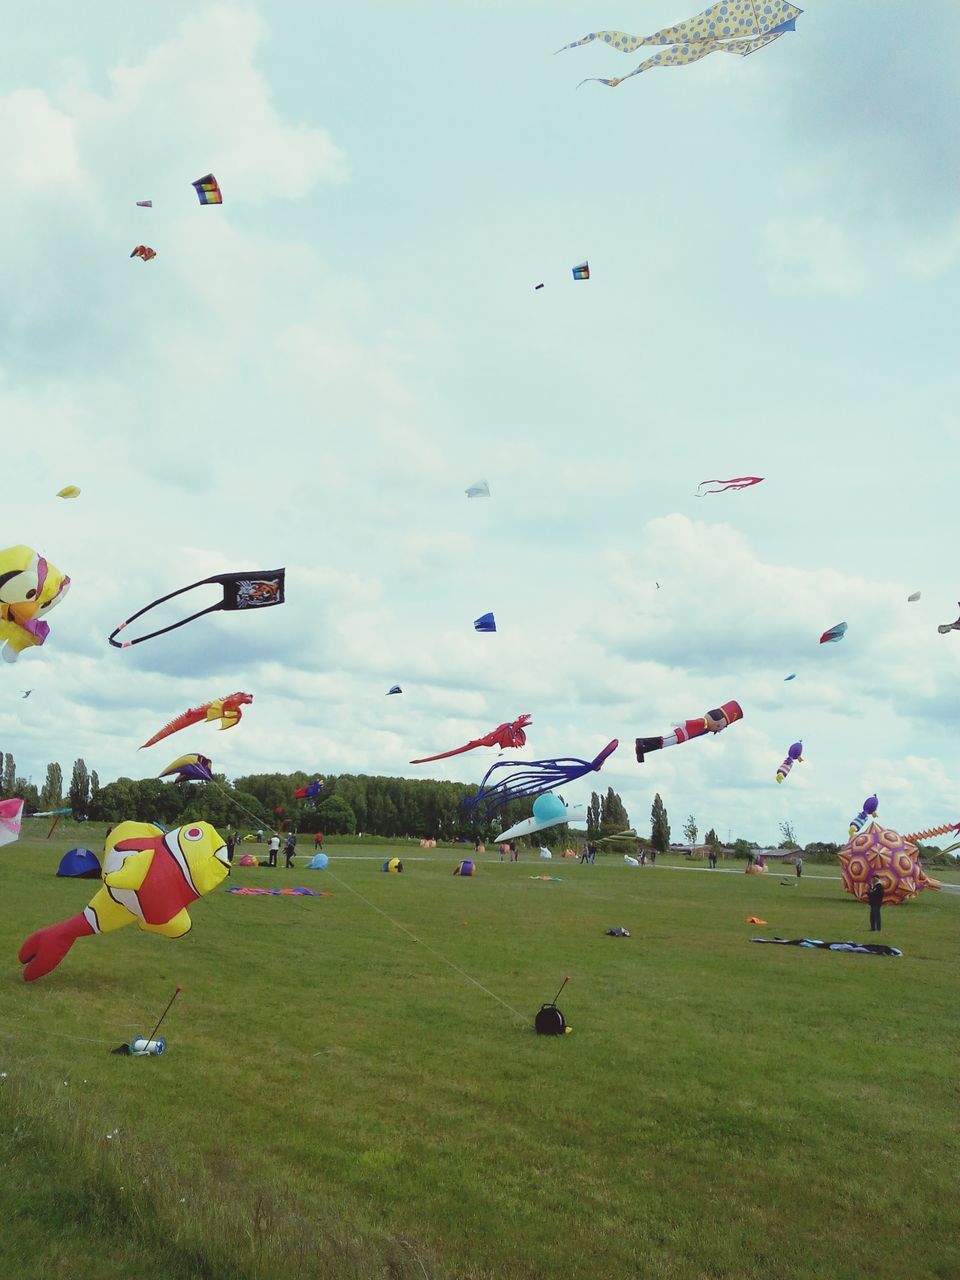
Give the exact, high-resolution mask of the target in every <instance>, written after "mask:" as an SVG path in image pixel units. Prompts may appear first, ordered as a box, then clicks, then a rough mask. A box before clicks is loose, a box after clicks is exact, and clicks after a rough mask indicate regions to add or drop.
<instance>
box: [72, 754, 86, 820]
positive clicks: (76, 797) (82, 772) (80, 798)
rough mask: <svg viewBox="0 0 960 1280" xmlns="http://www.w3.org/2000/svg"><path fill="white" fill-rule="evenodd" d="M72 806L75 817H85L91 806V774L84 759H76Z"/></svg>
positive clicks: (74, 763) (73, 775)
mask: <svg viewBox="0 0 960 1280" xmlns="http://www.w3.org/2000/svg"><path fill="white" fill-rule="evenodd" d="M70 807H71V808H72V809H73V816H74V817H75V818H85V817H86V816H87V811H88V809H89V808H90V775H89V773H88V772H87V766H86V765H85V764H84V762H83V760H82V759H80V760H74V762H73V774H72V776H71V778H70Z"/></svg>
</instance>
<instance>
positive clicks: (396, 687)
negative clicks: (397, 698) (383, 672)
mask: <svg viewBox="0 0 960 1280" xmlns="http://www.w3.org/2000/svg"><path fill="white" fill-rule="evenodd" d="M391 693H403V690H402V689H401V688H400V686H399V685H398V684H394V685H391V686H390V688H389V689H388V690H387V692H386V693H385V694H384V695H383V696H384V697H385V698H389V697H390V695H391Z"/></svg>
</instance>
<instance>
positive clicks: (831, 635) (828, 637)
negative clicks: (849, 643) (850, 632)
mask: <svg viewBox="0 0 960 1280" xmlns="http://www.w3.org/2000/svg"><path fill="white" fill-rule="evenodd" d="M846 634H847V624H846V623H845V622H838V623H837V625H836V626H835V627H830V628H829V629H828V630H827V631H825V632H824V633H823V635H822V636H821V637H820V643H821V644H839V642H840V641H841V640H842V639H843V637H844V636H845V635H846Z"/></svg>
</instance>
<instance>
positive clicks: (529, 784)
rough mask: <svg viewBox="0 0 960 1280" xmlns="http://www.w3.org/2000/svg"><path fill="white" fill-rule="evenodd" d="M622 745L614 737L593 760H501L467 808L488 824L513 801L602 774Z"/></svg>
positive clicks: (492, 768) (487, 773)
mask: <svg viewBox="0 0 960 1280" xmlns="http://www.w3.org/2000/svg"><path fill="white" fill-rule="evenodd" d="M619 745H620V742H619V739H617V738H614V739H613V741H612V742H608V743H607V745H606V746H605V747H604V748H603V750H602V751H601V752H600V754H599V755H598V756H596V757H595V758H594V759H593V760H579V759H577V758H576V757H572V756H570V757H561V758H560V759H557V760H524V761H522V762H521V763H520V764H519V765H513V764H510V763H508V762H507V761H505V760H503V761H497V763H495V764H492V765H491V766H490V768H489V769H488V770H487V772H486V773H485V774H484V775H483V778H482V780H481V782H480V786H479V787H478V788H477V792H476V794H475V795H472V796H467V798H466V799H465V800H464V801H463V804H464V807H465V808H466V809H467V810H469V811H471V812H473V813H475V814H476V815H477V816H478V818H480V819H481V821H483V822H487V821H489V820H490V818H491V817H492V815H493V814H495V813H497V812H498V811H499V810H500V809H502V808H503V806H504V805H505V804H506V803H507V802H508V801H509V800H521V799H523V798H524V797H526V796H538V795H540V794H541V792H544V791H552V790H553V789H554V788H555V787H560V786H563V784H564V783H566V782H575V781H576V780H577V778H582V777H584V776H585V775H586V774H588V773H591V772H593V773H599V772H600V770H601V768H602V767H603V764H604V761H605V760H606V759H607V757H608V756H611V755H613V753H614V751H616V749H617V747H618V746H619Z"/></svg>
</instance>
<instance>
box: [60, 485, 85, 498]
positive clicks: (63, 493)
mask: <svg viewBox="0 0 960 1280" xmlns="http://www.w3.org/2000/svg"><path fill="white" fill-rule="evenodd" d="M57 497H58V498H79V497H80V490H79V489H78V488H77V486H76V485H75V484H68V485H64V487H63V488H62V489H60V490H59V491H58V493H57Z"/></svg>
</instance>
